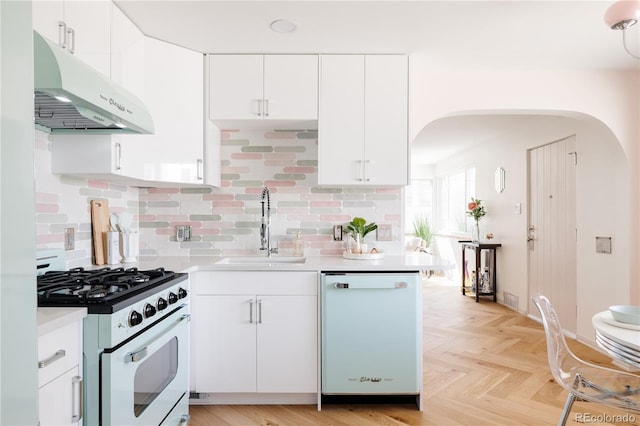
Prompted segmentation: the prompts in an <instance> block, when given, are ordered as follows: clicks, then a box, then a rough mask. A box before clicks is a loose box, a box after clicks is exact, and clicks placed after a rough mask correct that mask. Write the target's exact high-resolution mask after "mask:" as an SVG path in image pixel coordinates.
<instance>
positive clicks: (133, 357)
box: [127, 346, 148, 362]
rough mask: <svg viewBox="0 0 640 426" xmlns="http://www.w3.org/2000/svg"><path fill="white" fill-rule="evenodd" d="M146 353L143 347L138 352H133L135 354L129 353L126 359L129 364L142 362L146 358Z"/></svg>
mask: <svg viewBox="0 0 640 426" xmlns="http://www.w3.org/2000/svg"><path fill="white" fill-rule="evenodd" d="M147 353H148V349H147V347H146V346H145V347H144V348H142V349H140V350H139V351H135V352H131V353H130V354H127V358H128V359H129V361H131V362H139V361H142V360H143V359H144V358H145V357H146V356H147Z"/></svg>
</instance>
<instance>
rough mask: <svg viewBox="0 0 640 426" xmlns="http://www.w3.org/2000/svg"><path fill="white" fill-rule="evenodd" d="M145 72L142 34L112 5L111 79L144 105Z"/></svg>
mask: <svg viewBox="0 0 640 426" xmlns="http://www.w3.org/2000/svg"><path fill="white" fill-rule="evenodd" d="M145 71H146V70H145V64H144V34H143V33H142V31H140V30H139V29H138V27H136V26H135V24H134V23H133V22H131V20H129V18H127V16H126V15H125V14H124V13H123V12H122V11H121V10H120V9H119V8H118V6H116V5H115V4H114V5H113V7H112V9H111V79H112V80H113V81H115V82H116V83H118V84H120V85H121V86H122V87H124V88H125V89H127V90H129V91H130V92H131V93H133V94H134V95H136V96H137V97H139V98H140V99H141V100H142V102H143V103H144V82H145ZM151 71H153V70H149V72H151Z"/></svg>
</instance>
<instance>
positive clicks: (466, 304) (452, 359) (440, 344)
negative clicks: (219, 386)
mask: <svg viewBox="0 0 640 426" xmlns="http://www.w3.org/2000/svg"><path fill="white" fill-rule="evenodd" d="M423 315H424V332H423V359H424V372H423V373H424V376H423V377H424V394H423V406H424V410H423V411H422V412H420V411H418V410H417V409H416V408H415V406H410V405H406V406H405V405H399V406H398V405H327V404H324V405H323V406H322V411H317V409H316V406H315V405H313V406H310V405H301V406H300V405H298V406H295V405H294V406H291V405H287V406H282V405H280V406H228V405H227V406H221V405H218V406H213V405H207V406H195V405H192V406H191V408H190V412H191V422H190V425H191V426H205V425H206V426H209V425H216V426H217V425H220V426H224V425H231V426H245V425H246V426H250V425H265V426H298V425H300V426H303V425H318V426H320V425H322V426H325V425H335V426H360V425H362V426H365V425H554V424H556V423H557V421H558V419H559V417H560V413H561V411H562V407H563V404H564V401H565V398H566V397H567V393H566V392H565V391H564V390H563V389H562V388H561V387H560V386H559V385H558V384H556V383H555V382H554V381H553V378H552V376H551V374H550V372H549V367H548V364H547V353H546V344H545V340H544V331H543V329H542V326H541V325H539V324H538V323H536V322H535V321H532V320H530V319H528V318H526V317H525V316H523V315H521V314H518V313H516V312H514V311H512V310H510V309H508V308H506V307H504V306H502V305H499V304H495V303H493V302H491V301H490V299H489V298H486V299H482V300H481V301H480V303H475V301H474V299H473V298H471V297H468V296H462V295H461V294H460V291H459V289H458V286H457V285H456V284H454V283H451V282H449V281H446V280H443V279H438V278H435V279H430V280H427V281H425V283H424V314H423ZM569 345H570V346H571V348H572V350H573V351H574V353H576V355H578V356H579V357H581V358H583V359H585V360H589V361H592V362H595V363H598V364H602V365H607V366H609V367H613V366H612V365H611V363H610V359H609V358H608V357H607V356H606V355H603V354H601V353H599V352H597V351H595V350H593V349H591V348H589V347H587V346H585V345H582V344H580V343H577V342H575V341H571V340H570V341H569ZM614 368H615V367H614ZM625 414H627V413H625V412H624V411H619V410H614V409H609V408H605V407H603V406H601V405H597V404H593V403H586V402H576V403H575V404H574V406H573V409H572V412H571V415H570V419H569V421H568V422H567V424H583V423H591V424H600V425H602V424H617V425H636V426H638V425H640V415H638V414H636V415H635V417H634V416H633V415H632V416H631V417H629V416H627V418H626V419H625V418H624V417H623V416H624V415H625ZM588 416H591V417H588ZM597 416H600V417H599V418H598V417H597ZM603 416H606V417H603ZM615 416H620V418H616V417H615ZM629 419H630V420H631V421H629ZM616 420H621V421H616Z"/></svg>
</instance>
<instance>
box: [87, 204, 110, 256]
mask: <svg viewBox="0 0 640 426" xmlns="http://www.w3.org/2000/svg"><path fill="white" fill-rule="evenodd" d="M110 229H111V228H110V225H109V200H91V230H92V233H93V263H94V265H104V264H105V263H107V240H106V236H105V234H104V233H105V232H107V231H109V230H110Z"/></svg>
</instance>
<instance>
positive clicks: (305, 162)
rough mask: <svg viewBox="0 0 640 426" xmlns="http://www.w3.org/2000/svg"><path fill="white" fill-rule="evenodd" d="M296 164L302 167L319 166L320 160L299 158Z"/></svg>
mask: <svg viewBox="0 0 640 426" xmlns="http://www.w3.org/2000/svg"><path fill="white" fill-rule="evenodd" d="M296 165H298V166H300V167H305V166H306V167H317V166H318V160H298V161H296Z"/></svg>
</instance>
